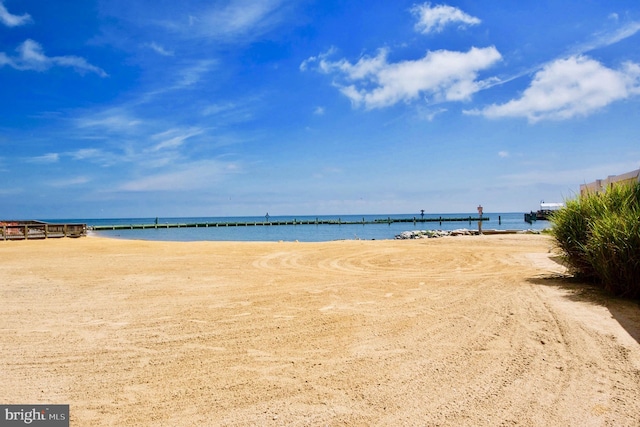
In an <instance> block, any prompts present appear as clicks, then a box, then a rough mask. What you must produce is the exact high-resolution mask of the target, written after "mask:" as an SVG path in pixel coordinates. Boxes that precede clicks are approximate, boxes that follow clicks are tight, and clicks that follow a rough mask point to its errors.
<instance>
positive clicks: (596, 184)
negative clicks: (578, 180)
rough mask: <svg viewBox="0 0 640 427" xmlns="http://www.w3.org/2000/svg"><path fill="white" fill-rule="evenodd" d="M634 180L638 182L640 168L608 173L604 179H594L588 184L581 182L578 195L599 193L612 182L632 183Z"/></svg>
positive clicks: (639, 180) (639, 179)
mask: <svg viewBox="0 0 640 427" xmlns="http://www.w3.org/2000/svg"><path fill="white" fill-rule="evenodd" d="M635 182H640V169H636V170H634V171H631V172H627V173H623V174H622V175H609V176H608V177H607V178H606V179H596V180H595V181H593V182H591V183H589V184H581V185H580V195H581V196H584V195H585V194H587V193H601V192H603V191H605V190H606V189H607V188H609V187H611V186H612V185H613V184H633V183H635Z"/></svg>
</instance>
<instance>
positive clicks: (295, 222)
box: [89, 216, 489, 231]
mask: <svg viewBox="0 0 640 427" xmlns="http://www.w3.org/2000/svg"><path fill="white" fill-rule="evenodd" d="M467 221H468V222H469V223H471V221H489V218H487V217H472V216H468V217H462V218H448V217H439V218H416V217H413V218H390V217H387V218H382V219H374V220H373V221H366V220H365V219H364V218H362V221H342V220H341V219H340V218H338V219H337V220H333V219H331V220H327V219H324V220H323V219H320V220H319V219H317V218H316V219H315V220H313V219H311V220H303V221H299V220H297V219H293V220H288V221H254V222H192V223H174V224H157V223H154V224H118V225H94V226H90V227H89V229H90V230H96V231H99V230H141V229H152V228H194V227H203V228H205V227H254V226H255V227H258V226H272V225H364V224H391V223H396V222H406V223H414V224H416V223H423V222H439V223H441V224H442V223H443V222H467Z"/></svg>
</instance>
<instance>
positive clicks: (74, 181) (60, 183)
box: [48, 176, 91, 188]
mask: <svg viewBox="0 0 640 427" xmlns="http://www.w3.org/2000/svg"><path fill="white" fill-rule="evenodd" d="M88 182H91V179H90V178H88V177H86V176H76V177H71V178H66V179H58V180H53V181H49V182H48V185H50V186H52V187H61V188H63V187H72V186H76V185H82V184H86V183H88Z"/></svg>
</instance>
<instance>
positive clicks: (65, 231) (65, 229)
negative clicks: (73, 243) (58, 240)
mask: <svg viewBox="0 0 640 427" xmlns="http://www.w3.org/2000/svg"><path fill="white" fill-rule="evenodd" d="M62 229H63V230H64V237H67V224H65V225H64V227H62Z"/></svg>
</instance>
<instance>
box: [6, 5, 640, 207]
mask: <svg viewBox="0 0 640 427" xmlns="http://www.w3.org/2000/svg"><path fill="white" fill-rule="evenodd" d="M638 46H640V4H638V2H637V0H628V1H623V0H612V1H606V2H604V1H591V0H575V1H562V0H547V1H545V0H539V1H517V2H516V1H506V0H505V1H495V0H486V1H485V0H468V1H450V2H446V3H438V2H431V3H428V2H427V3H421V2H412V1H403V0H396V1H393V2H392V1H380V0H368V1H357V0H355V1H349V2H345V1H334V0H322V1H319V0H317V1H312V0H297V1H286V0H264V1H258V0H225V1H218V0H209V1H198V0H183V1H167V0H136V1H131V0H126V1H125V0H108V1H101V0H69V1H64V2H45V1H41V0H0V88H1V91H2V96H1V97H0V182H1V183H2V186H1V187H0V217H2V218H104V217H155V216H230V215H255V216H260V215H264V214H265V213H266V212H269V214H270V215H272V216H273V215H288V214H291V215H293V214H297V215H304V214H310V215H321V214H363V213H373V214H375V213H381V214H383V213H416V212H419V211H420V210H421V209H424V210H425V211H426V212H437V213H445V212H471V213H473V212H475V208H476V206H477V205H478V204H482V205H483V206H484V208H485V212H525V211H529V210H531V209H536V208H537V207H538V204H539V202H540V200H545V201H561V200H562V199H564V198H570V197H573V196H575V194H576V193H577V191H578V189H579V185H580V184H582V183H585V182H590V181H593V180H595V179H598V178H605V177H606V176H607V175H614V174H620V173H624V172H628V171H630V170H634V169H636V168H638V167H640V96H639V95H640V49H639V48H638Z"/></svg>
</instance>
